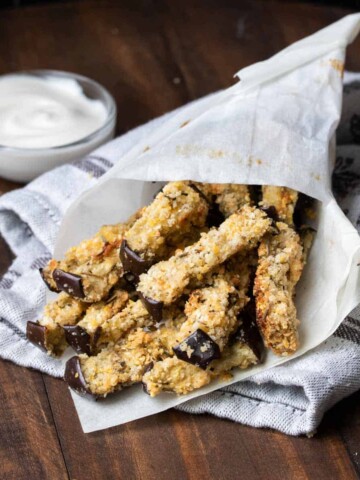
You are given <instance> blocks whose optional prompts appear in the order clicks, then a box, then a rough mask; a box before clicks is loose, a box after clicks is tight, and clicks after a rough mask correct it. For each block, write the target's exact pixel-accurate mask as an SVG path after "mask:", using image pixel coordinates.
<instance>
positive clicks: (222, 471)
mask: <svg viewBox="0 0 360 480" xmlns="http://www.w3.org/2000/svg"><path fill="white" fill-rule="evenodd" d="M346 13H349V11H348V10H345V9H338V8H332V7H331V8H330V7H325V6H321V7H320V6H319V7H317V6H313V5H311V4H306V3H304V4H298V3H293V2H279V1H277V2H276V1H257V0H256V1H255V0H248V1H240V0H239V1H235V0H232V1H231V0H222V1H220V0H218V1H211V0H196V1H191V2H190V1H184V0H183V1H180V0H179V1H171V0H161V1H157V0H153V1H151V0H146V1H142V2H140V1H134V0H128V1H115V0H114V1H102V0H98V1H95V0H94V1H86V0H84V1H81V0H80V1H77V2H68V3H62V4H56V3H55V4H48V5H41V6H40V5H35V6H31V7H25V8H21V9H3V10H1V14H0V74H1V73H7V72H10V71H14V70H19V69H33V68H54V69H59V70H69V71H75V72H77V73H81V74H84V75H87V76H89V77H92V78H94V79H96V80H98V81H99V82H100V83H102V84H104V85H105V86H106V87H107V88H108V89H109V90H110V91H111V92H112V94H113V95H114V96H115V98H116V101H117V104H118V132H119V133H121V132H124V131H127V130H128V129H130V128H132V127H135V126H136V125H139V124H141V123H143V122H146V121H147V120H149V119H151V118H153V117H155V116H157V115H160V114H162V113H164V112H167V111H169V110H171V109H174V108H176V107H178V106H180V105H182V104H184V103H186V102H187V101H189V100H192V99H195V98H198V97H200V96H202V95H205V94H207V93H209V92H213V91H215V90H217V89H219V88H224V87H227V86H229V85H231V84H232V83H233V81H234V80H233V74H234V73H235V72H236V71H237V70H239V69H240V68H241V67H244V66H246V65H249V64H251V63H253V62H256V61H260V60H264V59H266V58H268V57H269V56H270V55H272V54H274V53H276V52H277V51H278V50H279V49H281V48H283V47H285V46H287V45H288V44H289V43H291V42H294V41H296V40H298V39H300V38H302V37H303V36H305V35H308V34H311V33H313V32H315V31H316V30H318V29H319V28H322V27H324V26H325V25H327V24H329V23H331V22H332V21H335V20H336V19H338V18H340V17H341V16H343V15H344V14H346ZM359 51H360V39H359V40H357V41H356V42H355V43H354V44H353V45H352V46H351V47H350V48H349V50H348V61H347V68H348V69H350V70H358V71H360V55H359ZM17 187H18V185H16V184H13V183H11V182H7V181H5V180H0V193H5V192H6V191H8V190H11V189H13V188H17ZM0 252H1V255H0V269H1V272H4V271H5V270H6V268H7V267H8V265H9V264H10V262H11V259H12V254H11V252H10V250H9V249H8V247H7V246H6V244H5V243H4V242H3V241H0ZM1 272H0V273H1ZM0 378H1V386H0V418H1V421H0V477H1V478H2V479H5V480H8V479H16V480H22V479H24V480H28V479H36V480H38V479H40V480H42V479H50V480H53V479H55V480H57V479H72V480H83V479H84V480H102V479H126V480H132V479H145V480H152V479H157V480H161V479H171V480H183V479H191V480H192V479H194V480H202V479H204V480H205V479H206V480H211V479H214V480H215V479H216V480H218V479H220V480H221V479H224V480H225V479H245V480H247V479H250V480H251V479H257V480H259V479H260V480H261V479H266V480H268V479H270V480H272V479H274V480H276V479H279V480H280V479H281V480H283V479H294V480H301V479H317V480H321V479H324V480H330V479H331V480H333V479H346V480H352V479H358V478H360V393H357V394H355V395H353V396H352V397H350V398H348V399H346V400H343V401H342V402H341V403H340V404H338V405H337V406H335V407H334V408H333V409H332V410H330V411H329V412H328V413H327V414H326V415H325V419H324V421H323V423H322V425H321V426H320V428H319V431H318V433H317V435H316V436H315V437H313V438H311V439H310V438H305V437H303V438H292V437H287V436H285V435H283V434H280V433H278V432H274V431H270V430H260V429H254V428H250V427H246V426H242V425H239V424H235V423H232V422H229V421H226V420H221V419H218V418H214V417H210V416H208V415H201V416H192V415H187V414H185V413H180V412H177V411H175V410H170V411H168V412H165V413H162V414H159V415H156V416H153V417H149V418H146V419H143V420H138V421H136V422H132V423H130V424H127V425H124V426H120V427H116V428H112V429H110V430H106V431H101V432H96V433H92V434H87V435H85V434H83V433H82V431H81V427H80V424H79V420H78V418H77V415H76V412H75V409H74V406H73V403H72V400H71V397H70V395H69V392H68V390H67V388H66V386H65V385H64V384H63V382H62V381H60V380H56V379H53V378H51V377H48V376H46V375H42V374H40V373H38V372H35V371H30V370H26V369H24V368H20V367H17V366H15V365H12V364H10V363H8V362H4V361H1V362H0Z"/></svg>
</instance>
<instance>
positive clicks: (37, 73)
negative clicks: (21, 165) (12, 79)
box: [0, 68, 117, 154]
mask: <svg viewBox="0 0 360 480" xmlns="http://www.w3.org/2000/svg"><path fill="white" fill-rule="evenodd" d="M21 75H32V76H34V77H41V78H43V77H50V76H53V77H58V78H71V79H73V80H78V81H79V82H83V83H87V84H90V85H92V86H93V87H95V88H96V89H97V90H98V91H99V92H101V94H102V95H103V96H104V97H105V99H106V103H107V104H106V103H105V102H104V101H103V100H101V99H100V101H101V102H102V103H103V104H104V106H105V107H106V110H107V118H106V120H105V122H104V124H103V125H102V126H101V127H99V128H97V129H96V130H95V131H94V132H92V133H90V134H89V135H86V137H83V138H80V139H79V140H76V141H75V142H71V143H66V144H64V145H58V146H55V147H45V148H41V147H37V148H24V147H11V146H7V145H1V144H0V151H7V152H13V153H15V152H16V153H23V154H26V153H37V152H39V153H40V152H42V153H44V152H58V151H59V150H65V149H68V148H71V147H77V146H79V145H83V144H86V143H89V142H91V141H92V140H93V139H94V138H96V137H97V136H98V135H99V134H101V132H103V131H105V130H107V129H108V128H109V126H110V125H112V126H114V125H115V122H114V120H115V119H116V113H117V107H116V102H115V99H114V97H113V96H112V95H111V93H110V92H109V91H108V90H107V89H106V88H105V87H104V86H103V85H101V84H100V83H99V82H97V81H96V80H93V79H92V78H89V77H86V76H85V75H81V74H79V73H74V72H67V71H65V70H52V69H42V68H40V69H30V70H19V71H15V72H9V73H5V74H3V75H0V81H1V79H3V78H5V77H9V76H21ZM80 86H81V85H80ZM113 124H114V125H113Z"/></svg>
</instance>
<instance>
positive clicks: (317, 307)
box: [55, 14, 360, 432]
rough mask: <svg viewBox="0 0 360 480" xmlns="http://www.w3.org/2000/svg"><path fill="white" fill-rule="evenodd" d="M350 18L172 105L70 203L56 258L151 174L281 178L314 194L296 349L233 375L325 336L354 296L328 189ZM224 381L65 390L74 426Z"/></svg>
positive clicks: (358, 19)
mask: <svg viewBox="0 0 360 480" xmlns="http://www.w3.org/2000/svg"><path fill="white" fill-rule="evenodd" d="M359 29H360V14H354V15H349V16H347V17H345V18H343V19H342V20H340V21H339V22H337V23H335V24H333V25H331V26H329V27H327V28H326V29H324V30H322V31H320V32H318V33H316V34H315V35H312V36H310V37H308V38H306V39H304V40H302V41H300V42H297V43H295V44H293V45H292V46H290V47H288V48H287V49H285V50H283V51H282V52H280V53H279V54H277V55H275V56H274V57H272V58H271V59H269V60H267V61H265V62H261V63H258V64H255V65H253V66H251V67H247V68H245V69H243V70H241V71H240V72H239V73H238V74H237V75H238V76H239V78H240V79H241V81H240V82H239V83H237V84H236V85H234V86H233V87H231V88H229V89H227V90H224V91H221V92H219V93H216V94H214V95H211V96H210V97H206V98H204V99H201V100H200V101H197V102H195V103H193V104H190V105H189V106H186V107H184V108H182V109H181V110H180V111H178V112H177V113H175V114H174V115H172V116H170V118H169V119H168V120H167V121H166V122H165V123H163V124H162V125H161V126H160V127H159V128H158V129H157V130H156V131H155V132H153V133H152V134H150V135H149V137H148V138H147V139H146V143H145V142H144V143H141V144H138V145H136V146H134V148H133V149H132V150H130V151H129V152H128V153H127V154H126V155H125V156H124V157H123V158H120V159H119V161H118V163H117V164H116V165H115V166H114V167H113V168H112V169H111V170H110V171H109V172H108V173H107V174H106V175H105V176H104V177H102V179H101V180H100V181H99V183H98V184H97V185H96V186H95V187H94V188H93V189H91V190H89V191H87V192H86V193H85V194H84V195H83V196H82V197H80V199H79V200H78V201H76V202H75V204H74V205H73V206H72V207H71V208H70V209H69V211H68V213H67V215H66V216H65V219H64V221H63V223H62V226H61V229H60V234H59V237H58V242H57V246H56V249H55V257H56V258H59V257H61V256H62V255H63V253H64V252H65V250H66V249H67V248H68V247H69V246H71V245H74V244H76V243H77V242H78V241H80V240H81V239H83V238H86V237H88V236H90V235H92V234H93V233H94V232H95V231H96V230H97V229H98V228H99V227H100V225H102V224H105V223H115V222H119V221H123V220H126V218H127V217H128V216H129V215H130V214H132V213H133V212H134V211H135V210H136V209H137V208H138V207H140V206H141V205H144V204H146V203H149V202H150V201H151V199H152V195H153V193H154V192H156V191H157V190H158V189H159V184H158V183H157V182H160V181H168V180H181V179H191V180H196V181H202V182H216V183H230V182H232V183H246V184H272V185H285V186H288V187H291V188H294V189H297V190H298V191H300V192H303V193H306V194H308V195H310V196H312V197H314V198H316V199H318V200H319V201H320V202H321V204H320V208H319V215H318V219H317V222H318V225H317V230H318V231H317V235H316V239H315V242H314V245H313V248H312V251H311V254H310V257H309V261H308V264H307V266H306V269H305V271H304V274H303V277H302V279H301V281H300V283H299V285H298V288H297V298H296V305H297V309H298V315H299V318H300V320H301V326H300V340H301V348H300V349H299V351H298V352H297V353H296V355H293V356H292V357H290V358H278V357H275V356H274V355H272V354H271V353H268V355H267V358H266V361H265V363H264V364H262V365H260V366H257V367H255V368H253V369H249V370H246V371H236V372H235V373H234V377H233V380H232V382H230V383H234V382H237V381H239V380H242V379H244V378H246V377H248V376H250V375H253V374H254V373H256V372H259V371H262V370H264V369H268V368H271V367H273V366H274V365H278V364H280V363H284V362H286V361H288V360H290V359H293V358H295V357H296V356H299V355H302V354H304V353H305V352H307V351H309V350H310V349H312V348H314V347H316V346H317V345H319V344H320V343H322V342H323V341H324V340H325V339H326V338H328V337H329V336H330V335H331V334H332V333H333V332H334V330H335V329H336V328H337V327H338V325H339V324H340V322H341V321H342V320H343V318H344V317H345V316H346V315H347V314H348V313H349V312H350V311H351V310H352V309H353V308H354V307H355V306H356V305H357V304H358V303H359V302H360V269H359V267H358V266H357V264H358V263H359V262H360V239H359V236H358V234H357V232H356V230H355V229H354V228H353V226H352V225H351V224H350V222H349V221H348V220H347V219H346V217H345V216H344V215H343V213H342V212H341V210H340V208H339V207H338V206H337V204H336V202H335V200H334V198H333V196H332V193H331V188H330V187H331V171H332V166H333V161H334V151H335V150H334V132H335V129H336V126H337V124H338V121H339V117H340V111H341V100H342V73H343V67H344V56H345V47H346V45H347V44H348V43H349V42H351V41H352V40H353V39H354V38H355V36H356V35H357V34H358V32H359ZM154 181H155V183H151V182H154ZM228 384H229V382H227V385H228ZM223 385H224V384H221V383H212V384H211V385H209V386H207V387H205V388H203V389H201V390H199V391H195V392H194V393H192V394H190V395H187V396H183V397H177V396H173V395H170V394H162V395H160V396H159V397H157V398H150V397H148V396H147V395H145V394H144V393H143V392H142V390H141V387H139V386H134V387H131V388H128V389H126V390H123V391H121V392H119V393H118V394H116V395H114V396H111V397H109V398H107V399H106V400H104V401H99V402H92V401H90V400H87V399H83V398H81V397H79V396H77V395H76V394H73V393H72V395H73V399H74V402H75V406H76V409H77V412H78V414H79V417H80V421H81V424H82V427H83V430H84V431H85V432H92V431H95V430H101V429H104V428H107V427H111V426H115V425H119V424H122V423H125V422H129V421H132V420H135V419H137V418H141V417H145V416H147V415H152V414H154V413H157V412H160V411H163V410H166V409H168V408H171V407H173V406H175V405H178V404H180V403H182V402H185V401H187V400H189V399H190V398H194V397H198V396H200V395H203V394H205V393H207V392H210V391H213V390H215V389H217V388H219V387H220V386H223Z"/></svg>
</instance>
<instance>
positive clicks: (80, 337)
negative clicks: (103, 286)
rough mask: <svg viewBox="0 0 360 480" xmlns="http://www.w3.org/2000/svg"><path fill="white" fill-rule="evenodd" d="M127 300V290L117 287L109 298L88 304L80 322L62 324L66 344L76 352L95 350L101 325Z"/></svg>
mask: <svg viewBox="0 0 360 480" xmlns="http://www.w3.org/2000/svg"><path fill="white" fill-rule="evenodd" d="M128 300H129V294H128V292H126V291H124V290H121V289H119V288H118V289H115V290H114V291H113V293H112V295H111V297H110V298H109V299H107V300H105V301H104V300H103V301H101V302H96V303H93V304H92V305H90V306H89V307H88V309H87V310H86V313H85V315H84V316H83V318H82V319H81V320H80V322H78V323H77V324H76V325H73V324H69V325H67V324H66V325H65V326H64V330H65V335H66V340H67V342H68V344H69V345H70V346H71V347H73V349H74V350H75V351H76V352H78V353H86V354H88V355H91V354H93V353H94V352H96V348H97V344H98V342H99V340H100V338H101V331H102V327H103V325H104V324H105V323H106V322H107V321H108V320H109V319H111V318H112V317H114V316H115V315H116V314H118V313H119V312H121V310H123V308H124V307H125V306H126V305H127V303H128Z"/></svg>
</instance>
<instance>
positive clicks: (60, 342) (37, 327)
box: [26, 292, 87, 356]
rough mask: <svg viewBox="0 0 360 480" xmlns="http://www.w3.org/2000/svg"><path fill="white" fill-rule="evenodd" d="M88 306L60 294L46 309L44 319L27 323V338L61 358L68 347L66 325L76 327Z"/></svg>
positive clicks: (50, 353) (64, 294)
mask: <svg viewBox="0 0 360 480" xmlns="http://www.w3.org/2000/svg"><path fill="white" fill-rule="evenodd" d="M86 308H87V304H86V303H83V302H81V301H80V300H77V299H76V298H72V297H70V296H69V295H67V294H66V293H64V292H62V293H60V294H59V296H58V297H57V299H56V300H55V301H54V302H51V303H48V304H47V305H46V306H45V308H44V313H43V316H42V318H41V319H40V320H39V321H38V322H37V323H35V322H27V327H26V336H27V338H28V340H30V342H32V343H33V344H34V345H36V346H39V347H40V348H41V349H42V350H45V351H46V352H47V353H48V354H49V355H53V356H60V355H61V354H62V353H63V352H64V350H65V349H66V347H67V343H66V339H65V334H64V330H63V328H62V327H63V326H64V325H76V323H77V322H78V321H79V320H80V319H81V317H82V316H83V315H84V313H85V311H86Z"/></svg>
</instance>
